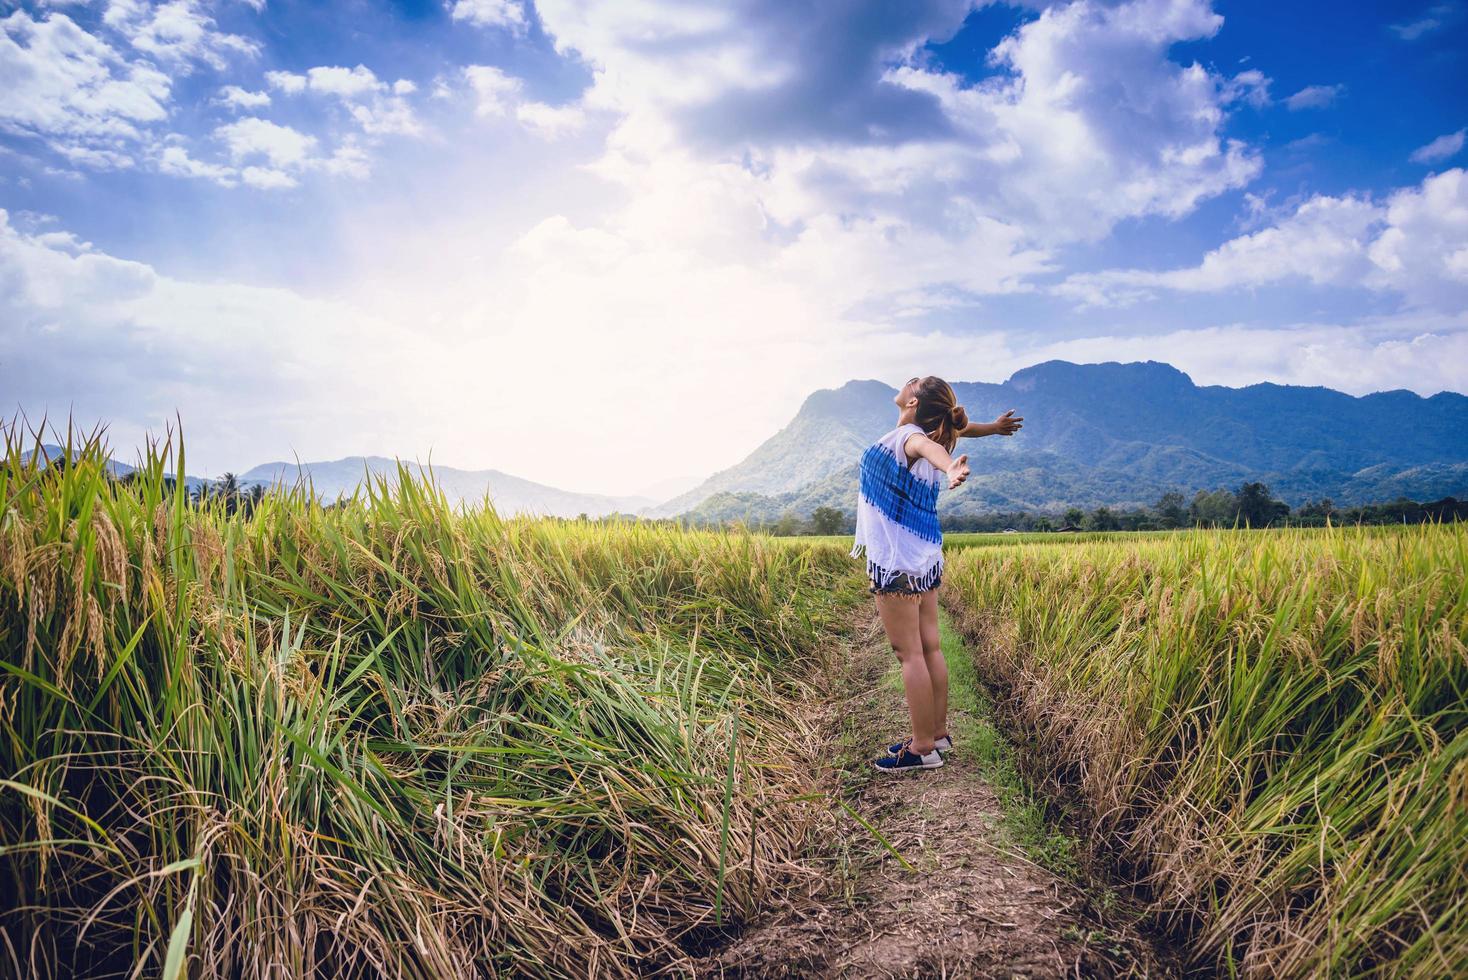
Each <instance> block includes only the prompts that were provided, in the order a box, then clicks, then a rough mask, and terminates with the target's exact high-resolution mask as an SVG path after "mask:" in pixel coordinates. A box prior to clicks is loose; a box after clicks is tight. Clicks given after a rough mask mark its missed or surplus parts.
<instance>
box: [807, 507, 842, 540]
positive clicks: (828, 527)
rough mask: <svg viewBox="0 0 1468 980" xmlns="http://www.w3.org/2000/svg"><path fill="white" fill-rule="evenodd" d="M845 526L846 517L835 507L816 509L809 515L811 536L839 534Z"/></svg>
mask: <svg viewBox="0 0 1468 980" xmlns="http://www.w3.org/2000/svg"><path fill="white" fill-rule="evenodd" d="M845 525H846V515H845V514H843V513H841V512H840V511H839V510H837V509H836V508H835V507H817V508H816V509H815V510H814V511H812V512H811V515H810V529H811V533H812V534H840V533H841V529H842V528H843V527H844V526H845Z"/></svg>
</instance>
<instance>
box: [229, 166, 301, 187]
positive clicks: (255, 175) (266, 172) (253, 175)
mask: <svg viewBox="0 0 1468 980" xmlns="http://www.w3.org/2000/svg"><path fill="white" fill-rule="evenodd" d="M240 179H241V180H243V181H244V182H245V183H246V184H249V185H250V186H251V187H258V188H260V189H261V190H282V189H284V188H288V187H295V186H296V184H297V181H296V178H294V177H292V176H291V175H290V174H288V173H286V172H285V171H284V170H278V169H276V168H274V167H245V168H244V169H243V170H241V171H240Z"/></svg>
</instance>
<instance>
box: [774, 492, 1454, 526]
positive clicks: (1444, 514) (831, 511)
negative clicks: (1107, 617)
mask: <svg viewBox="0 0 1468 980" xmlns="http://www.w3.org/2000/svg"><path fill="white" fill-rule="evenodd" d="M1461 520H1468V500H1458V499H1457V498H1455V497H1444V498H1442V499H1441V500H1434V501H1430V502H1426V503H1422V502H1418V501H1415V500H1409V499H1407V498H1405V497H1403V498H1400V499H1398V500H1394V501H1390V502H1387V503H1377V504H1362V505H1359V506H1354V507H1337V506H1336V504H1335V502H1334V501H1332V500H1331V499H1330V498H1329V497H1323V498H1321V499H1319V500H1311V501H1307V502H1306V503H1304V504H1302V505H1301V506H1300V507H1299V508H1297V509H1292V508H1291V507H1290V505H1289V504H1287V503H1285V502H1284V501H1283V500H1278V499H1276V498H1275V497H1274V495H1273V494H1272V493H1271V492H1270V489H1269V486H1268V484H1265V483H1259V482H1245V483H1243V484H1240V486H1239V487H1238V488H1237V489H1234V490H1229V489H1218V490H1200V491H1198V492H1197V493H1196V494H1194V495H1193V498H1192V499H1191V500H1189V499H1188V498H1187V497H1186V496H1185V495H1183V494H1182V493H1179V492H1176V491H1173V492H1170V493H1164V494H1163V495H1162V496H1161V497H1160V498H1158V500H1157V502H1156V503H1154V504H1152V505H1151V506H1149V507H1136V508H1130V509H1128V508H1122V507H1106V506H1101V507H1096V508H1094V509H1092V510H1083V509H1082V508H1080V507H1068V508H1066V509H1065V510H1063V511H1058V512H1053V513H1046V512H1041V511H1023V510H1015V511H997V512H992V513H986V514H962V515H951V516H950V515H940V517H939V524H940V525H941V526H942V528H943V530H944V531H945V532H953V533H960V532H983V531H990V532H994V531H1010V530H1013V531H1166V530H1174V529H1180V528H1192V527H1253V528H1264V527H1324V526H1325V525H1326V524H1327V523H1329V524H1336V525H1339V524H1421V523H1425V522H1429V521H1431V522H1449V521H1461ZM745 523H747V524H748V526H749V527H750V528H751V529H752V530H760V531H764V532H766V533H769V534H775V535H780V536H790V535H822V534H852V533H854V532H855V530H856V516H855V514H854V513H850V512H844V511H841V510H838V509H836V508H834V507H817V508H816V509H815V510H814V511H813V512H812V513H811V514H810V516H809V517H801V516H800V515H798V514H796V513H795V512H794V511H786V512H785V513H784V514H782V515H781V516H780V517H779V518H778V519H776V520H771V521H762V522H745Z"/></svg>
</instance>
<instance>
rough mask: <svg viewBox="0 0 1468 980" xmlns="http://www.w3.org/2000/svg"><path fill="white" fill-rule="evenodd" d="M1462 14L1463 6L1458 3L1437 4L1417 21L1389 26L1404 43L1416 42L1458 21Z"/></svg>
mask: <svg viewBox="0 0 1468 980" xmlns="http://www.w3.org/2000/svg"><path fill="white" fill-rule="evenodd" d="M1462 12H1463V9H1462V6H1461V5H1460V4H1458V3H1452V2H1448V3H1437V4H1433V5H1432V6H1431V7H1429V8H1428V9H1427V12H1426V13H1425V14H1424V15H1423V16H1421V17H1419V18H1417V19H1416V20H1410V21H1405V22H1403V23H1400V24H1391V25H1388V26H1389V28H1390V30H1391V32H1392V33H1393V34H1395V35H1396V36H1397V37H1399V38H1401V39H1402V40H1403V41H1416V40H1418V39H1419V38H1422V37H1426V36H1427V35H1429V34H1432V33H1435V32H1436V31H1439V30H1441V29H1442V28H1443V27H1445V26H1447V25H1448V24H1450V23H1452V22H1453V21H1455V20H1457V19H1458V17H1459V16H1460V15H1461V14H1462Z"/></svg>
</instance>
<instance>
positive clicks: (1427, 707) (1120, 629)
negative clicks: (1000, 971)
mask: <svg viewBox="0 0 1468 980" xmlns="http://www.w3.org/2000/svg"><path fill="white" fill-rule="evenodd" d="M1465 555H1468V531H1465V529H1464V527H1463V525H1456V526H1450V527H1430V526H1425V527H1417V528H1408V529H1385V530H1382V529H1373V530H1356V529H1336V530H1326V531H1319V532H1313V533H1303V532H1291V533H1287V534H1277V533H1273V532H1257V531H1256V532H1228V531H1213V532H1209V531H1199V532H1188V533H1184V534H1180V535H1175V536H1173V537H1170V538H1168V539H1166V540H1155V539H1154V540H1141V541H1135V542H1132V541H1125V540H1111V541H1102V542H1084V543H1077V544H1073V545H1071V544H1056V545H1024V544H1021V545H1017V546H1013V547H1008V548H1002V547H993V548H986V549H982V550H979V549H975V550H970V551H965V552H962V553H959V554H958V555H957V556H955V557H954V559H953V560H952V561H951V562H950V566H949V570H948V572H947V574H946V575H945V580H946V581H947V583H948V587H949V588H951V589H953V590H955V591H956V592H957V593H958V594H959V596H960V597H961V598H962V604H963V606H964V608H965V609H966V611H967V618H966V622H965V624H964V626H965V630H966V632H969V633H970V634H971V635H973V636H974V637H976V639H977V640H978V643H977V644H976V646H977V648H978V657H979V659H980V670H981V672H984V673H986V674H988V675H989V676H992V677H995V678H997V679H998V680H1000V681H1001V683H1002V685H1003V686H1004V687H1005V688H1006V689H1007V690H1008V692H1009V693H1010V694H1011V695H1012V699H1011V700H1010V702H1009V705H1008V707H1009V710H1010V711H1011V712H1012V713H1013V717H1014V718H1015V719H1016V720H1017V721H1018V723H1019V724H1020V725H1021V726H1022V727H1023V728H1024V729H1026V730H1028V731H1029V732H1030V733H1032V734H1033V735H1034V736H1035V742H1036V745H1037V746H1038V752H1037V754H1036V755H1035V757H1034V758H1035V760H1036V765H1035V774H1037V775H1041V776H1043V777H1045V778H1049V779H1052V780H1054V781H1055V782H1056V783H1058V784H1062V785H1065V786H1067V787H1069V788H1071V789H1072V790H1074V791H1077V792H1078V793H1079V795H1080V796H1081V797H1082V798H1083V799H1084V800H1085V801H1086V802H1087V803H1088V804H1089V809H1090V811H1091V812H1092V814H1093V815H1094V820H1095V827H1096V830H1097V832H1098V835H1100V836H1102V837H1103V838H1104V839H1106V840H1109V841H1111V842H1112V844H1113V845H1114V847H1115V849H1116V851H1117V852H1118V854H1119V856H1120V857H1121V858H1122V859H1123V860H1124V861H1125V862H1126V863H1128V864H1130V865H1131V866H1133V867H1136V868H1139V869H1141V871H1142V872H1143V873H1144V874H1145V876H1146V879H1147V884H1148V886H1149V888H1150V892H1151V895H1152V896H1153V899H1154V903H1153V909H1154V912H1155V914H1156V915H1157V917H1158V918H1159V919H1160V920H1161V921H1162V922H1164V923H1165V924H1167V925H1169V926H1171V927H1173V928H1175V929H1177V930H1178V931H1180V932H1181V933H1183V934H1185V935H1187V936H1188V937H1189V938H1190V939H1191V941H1192V946H1193V949H1194V950H1195V951H1196V952H1197V959H1198V965H1200V966H1207V967H1212V968H1218V969H1226V970H1229V971H1236V972H1242V973H1244V974H1246V975H1250V976H1271V977H1274V976H1280V977H1299V976H1326V975H1329V976H1361V975H1378V976H1391V977H1404V976H1410V977H1424V978H1426V977H1442V976H1453V975H1457V976H1462V975H1465V974H1468V878H1465V875H1464V868H1468V649H1465V642H1468V560H1465Z"/></svg>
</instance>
